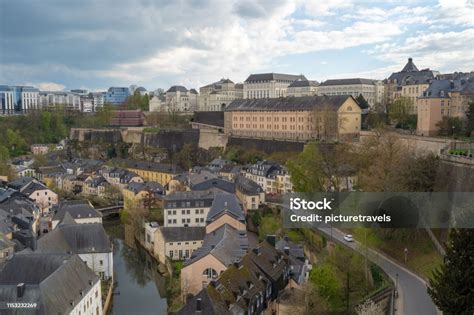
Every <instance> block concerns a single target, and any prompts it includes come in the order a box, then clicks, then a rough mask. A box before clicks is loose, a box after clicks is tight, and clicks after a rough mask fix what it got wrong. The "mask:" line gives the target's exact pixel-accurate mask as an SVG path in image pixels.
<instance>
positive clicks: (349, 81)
mask: <svg viewBox="0 0 474 315" xmlns="http://www.w3.org/2000/svg"><path fill="white" fill-rule="evenodd" d="M374 83H375V80H371V79H362V78H351V79H334V80H326V81H324V82H322V83H321V84H320V85H319V86H332V85H354V84H374Z"/></svg>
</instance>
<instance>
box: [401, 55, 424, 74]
mask: <svg viewBox="0 0 474 315" xmlns="http://www.w3.org/2000/svg"><path fill="white" fill-rule="evenodd" d="M417 71H420V70H418V68H417V67H416V66H415V64H414V63H413V58H408V62H407V64H406V65H405V67H403V69H402V71H401V72H417Z"/></svg>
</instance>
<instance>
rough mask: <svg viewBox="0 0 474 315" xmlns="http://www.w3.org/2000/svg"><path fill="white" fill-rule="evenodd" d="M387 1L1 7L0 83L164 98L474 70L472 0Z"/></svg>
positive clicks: (108, 0) (140, 1)
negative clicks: (184, 92)
mask: <svg viewBox="0 0 474 315" xmlns="http://www.w3.org/2000/svg"><path fill="white" fill-rule="evenodd" d="M399 3H400V2H388V4H387V3H385V2H380V1H363V2H357V3H355V1H340V0H332V1H330V2H328V3H318V2H303V1H299V0H281V1H254V2H252V1H219V0H206V1H195V0H189V1H179V2H175V3H166V1H146V0H136V1H128V2H127V3H120V4H117V3H114V2H113V1H111V0H105V1H101V2H100V3H94V2H93V1H83V2H77V3H61V2H58V3H55V1H52V0H51V1H42V2H41V3H31V2H28V1H15V2H7V1H3V2H1V4H0V6H1V8H2V10H0V11H1V12H2V13H0V20H1V21H0V25H1V27H0V84H8V85H17V84H18V85H19V84H27V85H34V86H37V87H39V88H40V89H42V90H62V89H65V90H69V89H75V88H85V89H87V90H90V91H96V90H106V89H107V88H108V87H110V86H129V85H131V84H136V85H138V86H144V87H145V88H147V89H148V90H154V89H156V88H163V89H165V90H166V89H168V88H169V87H170V86H172V85H184V86H186V87H187V88H199V87H200V86H203V85H206V84H209V83H211V82H215V81H217V80H219V79H220V78H222V77H225V78H230V79H231V80H233V81H234V82H242V81H244V80H245V79H246V78H247V76H248V75H249V74H251V73H260V72H280V73H292V74H304V75H305V76H306V77H307V78H308V79H311V80H317V81H323V80H326V79H332V78H348V77H365V78H371V79H384V78H386V77H388V76H389V75H390V74H391V73H392V72H396V71H399V70H401V68H402V67H403V65H404V64H405V63H406V61H407V58H409V57H412V58H413V60H414V62H415V64H416V65H417V66H418V68H419V69H423V68H428V67H429V68H431V69H433V70H438V71H440V72H442V73H443V72H452V71H472V70H474V56H473V53H472V51H473V48H474V47H473V44H472V43H473V42H474V19H473V18H472V16H474V3H473V1H456V2H453V1H439V2H434V1H415V2H410V3H408V2H402V4H399ZM14 17H15V18H14ZM32 47H33V48H32Z"/></svg>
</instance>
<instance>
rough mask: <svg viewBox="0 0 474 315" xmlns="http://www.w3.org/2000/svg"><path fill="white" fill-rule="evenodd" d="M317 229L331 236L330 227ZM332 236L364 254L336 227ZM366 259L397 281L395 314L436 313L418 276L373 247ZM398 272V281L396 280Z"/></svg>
mask: <svg viewBox="0 0 474 315" xmlns="http://www.w3.org/2000/svg"><path fill="white" fill-rule="evenodd" d="M318 230H319V231H321V232H323V233H325V234H327V235H328V236H331V229H330V228H318ZM332 237H333V239H334V240H335V241H337V242H339V243H341V244H343V245H345V246H347V247H349V248H352V249H353V250H355V251H357V252H359V253H360V254H361V255H364V254H365V253H364V251H365V250H364V249H363V247H362V245H361V244H360V243H359V242H357V241H353V242H350V243H349V242H346V241H345V240H344V233H343V232H341V231H339V230H338V229H335V228H333V229H332ZM368 259H369V260H370V261H372V262H374V263H375V264H377V265H378V266H380V268H382V269H383V270H384V271H385V272H386V273H387V274H388V275H389V276H390V277H391V278H392V279H393V281H394V283H396V282H398V292H399V296H398V299H397V301H396V302H395V305H396V308H398V309H397V311H396V312H395V313H396V314H403V315H435V314H438V312H437V308H436V306H435V305H434V303H433V301H432V300H431V298H430V296H429V295H428V292H427V290H426V283H425V281H424V280H423V279H421V278H420V277H419V276H417V275H415V274H414V273H413V272H411V271H409V270H407V269H406V268H404V267H402V266H400V265H399V264H398V263H396V262H395V261H393V260H392V259H389V258H388V257H386V256H384V255H382V254H380V253H378V252H376V251H375V250H373V249H370V248H369V249H368ZM397 274H398V281H397Z"/></svg>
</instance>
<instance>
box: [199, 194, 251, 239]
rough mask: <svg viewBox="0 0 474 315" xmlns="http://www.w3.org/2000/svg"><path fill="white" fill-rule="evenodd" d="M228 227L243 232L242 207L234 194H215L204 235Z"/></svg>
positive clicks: (244, 227)
mask: <svg viewBox="0 0 474 315" xmlns="http://www.w3.org/2000/svg"><path fill="white" fill-rule="evenodd" d="M223 225H228V226H231V227H233V228H234V229H235V230H238V231H245V230H246V228H247V226H246V222H245V214H244V212H243V210H242V205H241V204H240V202H239V200H238V199H237V197H236V196H235V195H234V194H216V195H215V196H214V200H213V201H212V206H211V208H209V212H208V213H207V217H206V234H209V233H212V232H214V231H216V230H218V229H219V228H220V227H221V226H223Z"/></svg>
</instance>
